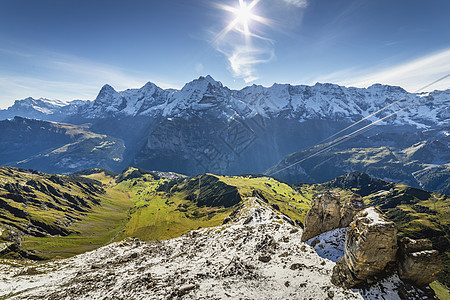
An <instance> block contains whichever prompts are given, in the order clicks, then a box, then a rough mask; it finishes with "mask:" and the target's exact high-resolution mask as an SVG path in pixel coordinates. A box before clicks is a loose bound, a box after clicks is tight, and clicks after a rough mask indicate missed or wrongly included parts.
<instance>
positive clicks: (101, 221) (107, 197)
mask: <svg viewBox="0 0 450 300" xmlns="http://www.w3.org/2000/svg"><path fill="white" fill-rule="evenodd" d="M88 177H90V178H95V179H97V180H100V181H102V182H103V183H105V184H109V185H108V186H106V193H105V194H104V195H103V196H102V197H101V198H100V204H99V205H98V206H96V207H94V208H93V209H92V210H91V211H89V212H88V213H87V214H86V215H85V216H84V217H83V218H82V220H81V221H79V222H76V223H74V224H72V225H71V226H69V229H70V230H72V231H74V232H76V233H72V234H70V235H68V236H64V237H26V238H25V240H24V241H23V242H22V246H23V247H24V248H25V249H27V250H37V251H39V253H40V256H41V257H43V258H56V257H69V256H72V255H75V254H79V253H83V252H86V251H89V250H93V249H96V248H98V247H101V246H103V245H105V244H107V243H109V242H111V241H112V240H113V239H114V238H115V237H116V236H117V235H118V234H119V233H120V232H121V231H122V230H123V229H124V226H125V224H126V220H127V217H128V213H129V212H128V211H129V209H130V208H131V207H132V206H133V202H132V200H131V196H130V194H129V193H128V192H127V191H122V190H119V189H115V188H112V186H113V185H114V184H115V182H114V179H113V178H111V177H109V176H105V175H104V173H99V174H93V175H91V176H88Z"/></svg>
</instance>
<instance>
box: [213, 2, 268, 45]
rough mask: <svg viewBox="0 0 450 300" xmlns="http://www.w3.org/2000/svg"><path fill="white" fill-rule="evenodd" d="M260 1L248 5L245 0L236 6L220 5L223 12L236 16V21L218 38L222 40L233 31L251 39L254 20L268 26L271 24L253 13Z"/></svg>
mask: <svg viewBox="0 0 450 300" xmlns="http://www.w3.org/2000/svg"><path fill="white" fill-rule="evenodd" d="M259 1H260V0H253V1H251V2H250V3H247V2H245V1H244V0H239V3H238V4H237V5H236V6H229V5H218V6H219V7H220V8H221V9H222V10H225V11H228V12H231V13H232V14H233V15H234V19H233V20H232V21H231V22H230V23H229V24H228V26H227V27H226V28H225V29H224V30H222V32H221V33H220V34H219V35H218V38H221V37H222V36H224V35H225V34H227V33H228V32H229V31H231V30H236V31H239V32H241V33H243V34H244V35H245V36H247V37H249V36H250V35H252V33H251V31H250V26H249V25H250V22H251V21H252V20H254V21H257V22H259V23H263V24H266V25H268V24H269V23H270V22H269V20H268V19H266V18H263V17H260V16H258V15H256V14H255V13H254V12H253V9H254V8H255V6H256V5H257V4H258V2H259Z"/></svg>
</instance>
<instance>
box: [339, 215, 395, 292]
mask: <svg viewBox="0 0 450 300" xmlns="http://www.w3.org/2000/svg"><path fill="white" fill-rule="evenodd" d="M397 248H398V246H397V228H396V226H395V224H394V222H391V221H389V220H387V219H386V217H384V216H383V214H382V213H381V211H378V210H376V209H375V208H373V207H369V208H367V209H365V210H363V211H361V212H360V213H359V214H358V215H357V216H356V217H355V220H354V221H353V222H352V223H351V224H350V226H349V228H348V230H347V233H346V236H345V255H344V257H343V258H342V259H341V260H340V261H339V262H338V263H337V264H336V267H335V268H334V270H333V276H332V279H331V280H332V282H333V283H334V284H336V285H339V286H344V287H347V288H350V287H353V286H356V285H360V284H363V283H369V284H370V283H373V282H374V281H376V280H377V277H376V276H377V275H380V274H381V273H382V272H383V271H384V270H385V269H386V267H389V266H391V265H394V264H395V262H396V255H397Z"/></svg>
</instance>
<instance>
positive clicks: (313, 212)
mask: <svg viewBox="0 0 450 300" xmlns="http://www.w3.org/2000/svg"><path fill="white" fill-rule="evenodd" d="M340 202H341V201H340V195H339V194H333V193H331V192H329V191H327V192H325V193H323V194H320V195H319V196H317V197H316V198H315V199H314V201H313V203H312V207H311V209H310V210H309V211H308V213H307V214H306V218H305V229H304V231H303V235H302V241H303V242H304V241H307V240H309V239H310V238H313V237H315V236H317V235H319V234H321V233H324V232H327V231H330V230H333V229H336V228H339V227H347V226H348V225H349V224H350V222H351V221H352V220H353V218H354V217H355V215H356V214H357V213H358V212H360V211H361V210H362V209H364V203H363V200H362V198H361V196H359V195H352V196H351V197H350V198H348V199H345V201H344V203H343V205H342V206H341V204H340Z"/></svg>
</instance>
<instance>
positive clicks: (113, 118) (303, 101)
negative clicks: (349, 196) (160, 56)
mask: <svg viewBox="0 0 450 300" xmlns="http://www.w3.org/2000/svg"><path fill="white" fill-rule="evenodd" d="M449 97H450V90H446V91H434V92H431V93H409V92H407V91H405V90H404V89H402V88H400V87H395V86H386V85H380V84H375V85H372V86H370V87H368V88H354V87H343V86H338V85H335V84H328V83H326V84H321V83H317V84H315V85H313V86H305V85H297V86H295V85H290V84H274V85H273V86H271V87H263V86H257V85H252V86H248V87H245V88H243V89H241V90H232V89H229V88H227V87H225V86H223V85H222V83H220V82H218V81H216V80H214V79H213V78H212V77H211V76H206V77H200V78H198V79H196V80H193V81H192V82H189V83H187V84H186V85H185V86H184V87H183V88H182V89H180V90H174V89H161V88H159V87H158V86H156V85H155V84H153V83H151V82H149V83H147V84H145V85H144V86H143V87H142V88H140V89H128V90H125V91H121V92H118V91H116V90H115V89H114V88H113V87H111V86H110V85H104V86H103V87H102V88H101V90H100V92H99V94H98V96H97V97H96V99H95V100H93V101H81V100H74V101H69V102H67V103H66V102H63V101H58V100H48V99H37V100H36V99H33V98H27V99H24V100H17V101H15V103H14V105H12V106H11V107H9V108H8V109H5V110H0V119H9V121H8V120H5V121H2V123H1V125H0V127H1V128H0V129H1V130H2V131H3V133H2V136H1V138H2V142H4V143H5V147H4V148H3V149H4V150H2V151H3V153H2V161H1V162H0V163H1V164H2V165H10V166H18V167H24V168H37V169H40V170H42V171H46V172H62V173H64V172H66V173H70V172H73V171H77V170H81V169H85V168H87V167H103V168H108V169H112V170H114V171H121V170H123V169H124V168H125V167H127V166H130V165H133V166H138V167H142V168H146V169H153V170H160V171H174V172H178V173H183V174H187V175H195V174H200V173H204V172H213V173H217V174H242V173H264V172H266V174H269V175H271V174H273V173H276V174H275V175H274V176H277V177H279V178H281V179H283V180H287V181H290V182H298V181H301V182H324V181H328V180H331V179H333V178H334V177H336V176H339V175H342V174H344V173H347V172H350V171H364V172H367V173H368V174H371V175H372V176H375V177H378V178H381V179H386V180H392V181H395V182H399V183H404V184H408V185H411V186H416V187H421V188H424V189H428V190H434V191H440V192H443V193H449V186H450V179H449V178H450V172H449V167H448V164H449V162H450V159H449V156H450V155H449V153H450V150H449V149H450V148H449V136H450V105H449V104H450V98H449ZM411 104H414V105H411ZM390 115H392V116H390ZM15 116H20V117H21V118H22V119H20V118H14V117H15ZM388 116H390V117H388ZM385 117H388V118H385ZM28 119H40V120H41V121H33V120H28ZM49 122H57V123H58V124H55V123H49ZM356 122H359V123H357V124H356V126H354V127H352V128H351V129H349V130H347V131H344V132H342V133H341V135H345V134H349V133H351V132H352V131H354V130H357V129H359V128H362V127H364V126H367V125H369V124H376V125H374V126H371V127H370V128H371V129H370V130H369V131H365V130H364V133H363V134H361V135H359V136H358V137H356V138H354V139H352V140H349V141H347V142H345V143H342V144H340V145H339V146H336V147H333V148H330V149H329V150H327V151H326V152H323V153H321V154H320V155H317V156H314V158H311V159H308V160H305V161H304V162H301V163H298V161H299V160H302V159H303V158H305V155H306V157H307V156H310V154H313V153H315V152H317V151H320V149H323V148H324V147H326V146H327V145H328V144H326V143H327V142H329V141H330V140H328V141H327V140H326V139H327V138H329V137H330V136H333V135H334V134H336V133H339V132H340V131H341V130H342V129H345V128H347V127H348V126H350V125H354V124H355V123H356ZM24 123H26V124H27V125H26V126H24ZM63 124H66V125H63ZM67 124H73V125H70V126H78V127H79V128H83V129H82V130H81V131H83V132H84V135H85V137H82V135H70V134H69V135H67V134H62V133H61V132H60V131H55V130H53V129H54V127H55V126H56V127H60V128H64V127H65V126H66V127H67V126H69V125H67ZM27 130H28V132H44V131H45V134H43V135H42V136H36V135H35V134H32V135H30V136H31V137H30V138H29V139H25V140H24V139H21V140H20V138H18V137H20V136H23V135H20V134H19V132H26V131H27ZM87 132H89V138H86V134H87ZM24 134H25V133H24ZM96 135H97V136H96ZM63 136H64V137H65V138H62V137H63ZM68 136H69V137H68ZM100 137H101V138H100ZM18 139H19V141H18ZM28 143H33V144H32V145H38V144H39V143H42V145H40V146H36V147H34V146H33V147H29V146H27V145H29V144H28ZM6 145H15V146H13V148H11V146H6ZM14 147H15V148H14ZM99 149H101V151H99ZM88 153H89V155H88ZM81 157H83V160H82V161H81V162H80V163H78V164H77V163H74V161H75V160H76V159H79V158H81ZM55 162H60V163H59V164H56V163H55ZM292 164H295V166H294V167H289V168H288V169H286V170H283V172H281V171H280V169H283V168H286V167H287V166H290V165H292ZM436 176H437V177H439V178H440V179H439V180H438V182H436V180H435V178H437V177H436Z"/></svg>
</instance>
